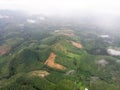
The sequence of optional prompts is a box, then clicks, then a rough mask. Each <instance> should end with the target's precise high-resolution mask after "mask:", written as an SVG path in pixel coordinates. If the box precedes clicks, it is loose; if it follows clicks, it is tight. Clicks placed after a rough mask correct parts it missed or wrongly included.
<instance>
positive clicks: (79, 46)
mask: <svg viewBox="0 0 120 90" xmlns="http://www.w3.org/2000/svg"><path fill="white" fill-rule="evenodd" d="M71 43H72V45H73V46H75V47H77V48H82V45H81V44H80V43H77V42H74V41H71Z"/></svg>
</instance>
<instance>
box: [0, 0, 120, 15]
mask: <svg viewBox="0 0 120 90" xmlns="http://www.w3.org/2000/svg"><path fill="white" fill-rule="evenodd" d="M0 9H12V10H24V11H28V12H30V13H45V14H59V13H62V14H65V13H72V12H79V13H81V12H84V13H100V14H115V15H118V14H120V0H0Z"/></svg>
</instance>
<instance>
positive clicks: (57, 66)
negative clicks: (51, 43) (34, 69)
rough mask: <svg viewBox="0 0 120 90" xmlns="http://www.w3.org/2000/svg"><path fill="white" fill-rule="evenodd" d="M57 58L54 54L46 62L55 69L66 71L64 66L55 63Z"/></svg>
mask: <svg viewBox="0 0 120 90" xmlns="http://www.w3.org/2000/svg"><path fill="white" fill-rule="evenodd" d="M55 58H56V54H55V53H53V52H52V53H51V54H50V56H49V57H48V59H47V60H46V62H45V64H47V65H48V66H49V67H52V68H55V69H60V70H64V69H66V68H65V67H64V66H62V65H60V64H58V63H55Z"/></svg>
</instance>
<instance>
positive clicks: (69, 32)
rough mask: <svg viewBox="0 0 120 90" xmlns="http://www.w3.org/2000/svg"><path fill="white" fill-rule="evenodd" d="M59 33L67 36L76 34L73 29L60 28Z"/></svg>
mask: <svg viewBox="0 0 120 90" xmlns="http://www.w3.org/2000/svg"><path fill="white" fill-rule="evenodd" d="M57 34H61V35H65V36H75V34H74V32H73V30H60V31H58V32H57Z"/></svg>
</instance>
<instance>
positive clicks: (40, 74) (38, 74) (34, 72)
mask: <svg viewBox="0 0 120 90" xmlns="http://www.w3.org/2000/svg"><path fill="white" fill-rule="evenodd" d="M29 74H30V75H31V76H39V77H43V78H44V77H45V76H48V75H49V74H50V73H48V72H47V71H44V70H38V71H32V72H30V73H29Z"/></svg>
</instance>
